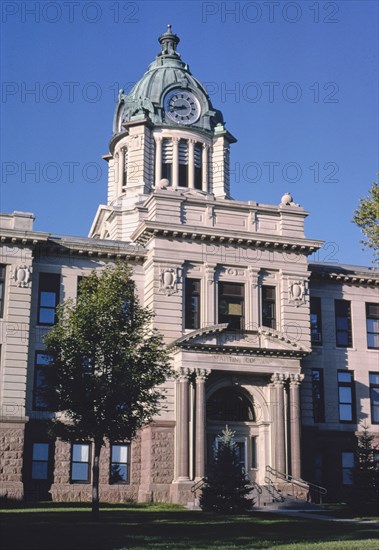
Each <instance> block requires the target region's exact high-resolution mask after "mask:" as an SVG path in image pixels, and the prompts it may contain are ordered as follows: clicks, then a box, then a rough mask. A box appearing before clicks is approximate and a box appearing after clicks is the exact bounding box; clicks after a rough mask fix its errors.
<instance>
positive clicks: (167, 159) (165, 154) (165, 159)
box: [162, 138, 173, 185]
mask: <svg viewBox="0 0 379 550" xmlns="http://www.w3.org/2000/svg"><path fill="white" fill-rule="evenodd" d="M172 161H173V145H172V140H171V139H167V138H165V139H163V141H162V178H164V179H167V180H168V181H169V182H170V184H171V185H172Z"/></svg>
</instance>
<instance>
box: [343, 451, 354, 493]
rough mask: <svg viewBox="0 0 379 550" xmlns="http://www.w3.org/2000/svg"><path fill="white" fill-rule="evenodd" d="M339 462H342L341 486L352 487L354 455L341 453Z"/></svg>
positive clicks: (349, 452) (345, 452)
mask: <svg viewBox="0 0 379 550" xmlns="http://www.w3.org/2000/svg"><path fill="white" fill-rule="evenodd" d="M341 461H342V485H352V484H353V477H352V474H353V468H354V453H353V452H351V451H343V452H342V454H341Z"/></svg>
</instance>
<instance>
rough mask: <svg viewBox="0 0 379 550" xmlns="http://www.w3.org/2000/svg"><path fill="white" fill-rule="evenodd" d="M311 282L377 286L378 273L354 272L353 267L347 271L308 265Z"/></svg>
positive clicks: (332, 267) (378, 280)
mask: <svg viewBox="0 0 379 550" xmlns="http://www.w3.org/2000/svg"><path fill="white" fill-rule="evenodd" d="M309 269H310V272H311V280H312V279H313V280H315V279H316V280H317V279H319V280H325V279H327V280H329V281H331V282H333V283H343V284H348V285H357V286H359V285H365V286H379V272H375V271H373V272H367V271H360V270H359V269H358V270H355V269H354V268H353V267H352V268H351V269H350V270H349V269H348V268H344V267H342V266H341V267H340V268H338V267H336V266H331V267H327V266H316V265H311V264H310V265H309Z"/></svg>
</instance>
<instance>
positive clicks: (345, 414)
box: [340, 404, 353, 422]
mask: <svg viewBox="0 0 379 550" xmlns="http://www.w3.org/2000/svg"><path fill="white" fill-rule="evenodd" d="M340 420H342V421H343V422H351V421H352V420H353V412H352V410H351V405H341V404H340Z"/></svg>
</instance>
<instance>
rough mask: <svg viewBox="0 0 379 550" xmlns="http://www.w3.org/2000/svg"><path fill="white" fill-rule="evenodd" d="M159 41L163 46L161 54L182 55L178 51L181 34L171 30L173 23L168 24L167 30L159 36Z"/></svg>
mask: <svg viewBox="0 0 379 550" xmlns="http://www.w3.org/2000/svg"><path fill="white" fill-rule="evenodd" d="M158 40H159V43H160V45H161V47H162V51H161V53H160V54H159V56H166V57H167V56H170V57H180V55H179V54H178V52H177V51H176V46H177V45H178V44H179V42H180V39H179V36H177V35H176V34H174V33H173V32H172V30H171V24H170V23H169V24H168V25H167V31H166V32H165V33H163V34H161V36H160V37H159V39H158Z"/></svg>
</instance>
